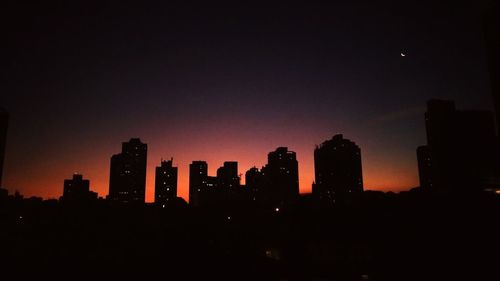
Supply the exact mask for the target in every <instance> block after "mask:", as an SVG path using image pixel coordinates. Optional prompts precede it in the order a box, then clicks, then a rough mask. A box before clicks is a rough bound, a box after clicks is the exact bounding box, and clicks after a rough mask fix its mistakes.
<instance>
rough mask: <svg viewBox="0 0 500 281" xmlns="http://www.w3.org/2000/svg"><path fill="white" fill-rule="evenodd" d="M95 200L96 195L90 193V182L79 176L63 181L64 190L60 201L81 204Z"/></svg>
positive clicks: (75, 175)
mask: <svg viewBox="0 0 500 281" xmlns="http://www.w3.org/2000/svg"><path fill="white" fill-rule="evenodd" d="M92 199H94V200H95V199H97V193H95V192H92V191H90V181H89V180H85V179H83V176H82V175H80V174H74V175H73V178H72V179H68V180H64V190H63V196H62V197H61V200H63V201H68V202H83V201H88V200H92Z"/></svg>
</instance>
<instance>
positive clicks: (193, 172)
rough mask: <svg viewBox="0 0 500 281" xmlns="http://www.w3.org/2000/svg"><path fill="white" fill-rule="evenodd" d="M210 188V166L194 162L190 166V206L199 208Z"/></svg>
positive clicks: (202, 162)
mask: <svg viewBox="0 0 500 281" xmlns="http://www.w3.org/2000/svg"><path fill="white" fill-rule="evenodd" d="M207 188H208V164H207V162H205V161H193V162H191V164H189V204H190V205H192V206H196V207H199V206H200V205H201V204H202V203H203V199H204V198H203V195H204V194H205V193H206V192H207Z"/></svg>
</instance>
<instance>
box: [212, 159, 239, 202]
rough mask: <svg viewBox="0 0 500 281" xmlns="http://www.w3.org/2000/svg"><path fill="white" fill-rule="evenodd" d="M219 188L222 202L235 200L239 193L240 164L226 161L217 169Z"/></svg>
mask: <svg viewBox="0 0 500 281" xmlns="http://www.w3.org/2000/svg"><path fill="white" fill-rule="evenodd" d="M217 185H218V186H217V187H218V189H219V191H220V198H219V199H220V200H233V199H235V198H236V197H237V196H238V194H237V193H239V191H240V190H239V189H240V177H239V176H238V162H235V161H226V162H224V165H223V166H222V167H220V168H219V169H217Z"/></svg>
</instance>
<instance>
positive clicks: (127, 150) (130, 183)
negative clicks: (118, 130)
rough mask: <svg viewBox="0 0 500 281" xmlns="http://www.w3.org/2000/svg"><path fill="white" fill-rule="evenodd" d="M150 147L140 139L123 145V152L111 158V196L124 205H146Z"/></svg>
mask: <svg viewBox="0 0 500 281" xmlns="http://www.w3.org/2000/svg"><path fill="white" fill-rule="evenodd" d="M147 150H148V146H147V144H145V143H142V142H141V140H140V139H138V138H132V139H130V141H129V142H124V143H122V152H121V153H119V154H115V155H113V156H112V157H111V168H110V177H109V196H108V198H109V199H110V200H113V201H118V202H123V203H132V202H134V203H144V201H145V195H146V163H147Z"/></svg>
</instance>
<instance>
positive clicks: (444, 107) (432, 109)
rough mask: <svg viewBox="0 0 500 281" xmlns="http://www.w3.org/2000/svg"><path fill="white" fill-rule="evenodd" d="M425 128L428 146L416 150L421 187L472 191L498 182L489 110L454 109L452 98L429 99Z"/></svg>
mask: <svg viewBox="0 0 500 281" xmlns="http://www.w3.org/2000/svg"><path fill="white" fill-rule="evenodd" d="M425 127H426V131H427V146H426V148H425V150H424V149H423V148H420V151H417V155H418V156H419V157H418V161H419V163H418V166H419V174H420V175H422V177H421V182H420V185H421V186H422V187H426V186H427V187H429V183H430V184H432V186H433V188H436V189H438V190H446V191H473V190H482V189H485V188H490V187H496V186H498V185H499V184H500V173H499V171H500V161H499V160H500V158H499V149H498V148H499V146H498V140H497V137H496V133H495V122H494V117H493V113H492V112H489V111H479V110H456V109H455V103H454V102H453V101H447V100H430V101H428V102H427V111H426V113H425ZM429 164H430V165H431V166H430V168H429Z"/></svg>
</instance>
